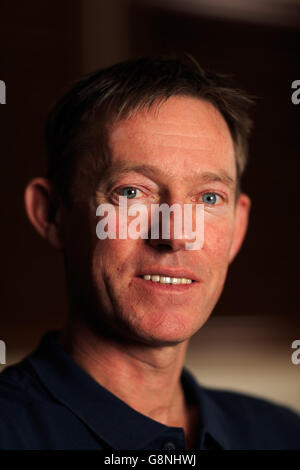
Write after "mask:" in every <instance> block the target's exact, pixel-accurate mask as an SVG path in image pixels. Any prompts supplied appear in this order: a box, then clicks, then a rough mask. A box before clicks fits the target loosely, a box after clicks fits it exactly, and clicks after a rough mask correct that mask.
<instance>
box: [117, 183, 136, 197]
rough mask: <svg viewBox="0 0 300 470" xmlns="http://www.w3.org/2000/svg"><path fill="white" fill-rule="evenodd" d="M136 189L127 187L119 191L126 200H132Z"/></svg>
mask: <svg viewBox="0 0 300 470" xmlns="http://www.w3.org/2000/svg"><path fill="white" fill-rule="evenodd" d="M137 191H138V189H137V188H132V187H131V186H127V187H126V188H122V189H121V195H122V196H125V197H127V198H128V199H133V198H134V197H136V195H137Z"/></svg>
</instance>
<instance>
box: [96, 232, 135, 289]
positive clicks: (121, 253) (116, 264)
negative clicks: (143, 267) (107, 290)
mask: <svg viewBox="0 0 300 470" xmlns="http://www.w3.org/2000/svg"><path fill="white" fill-rule="evenodd" d="M136 250H137V241H136V240H130V239H129V240H118V239H115V240H113V239H106V240H98V241H97V243H96V244H95V247H94V252H93V261H92V264H93V268H92V269H93V274H94V277H96V279H97V280H100V279H103V278H104V279H105V280H106V281H107V282H112V281H115V282H118V283H120V284H121V283H122V281H123V282H126V279H127V276H125V277H124V275H126V274H128V275H129V274H132V273H133V271H134V268H136V263H135V258H134V255H135V253H136Z"/></svg>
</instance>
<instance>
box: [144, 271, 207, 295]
mask: <svg viewBox="0 0 300 470" xmlns="http://www.w3.org/2000/svg"><path fill="white" fill-rule="evenodd" d="M135 279H136V281H138V284H139V285H140V287H142V288H143V289H145V290H146V291H149V292H152V293H154V292H155V291H156V292H159V291H160V292H166V293H167V292H168V293H183V292H188V291H192V290H193V289H194V288H195V287H196V285H199V284H200V282H199V281H200V279H199V278H198V277H197V276H196V275H195V274H194V273H193V272H192V271H190V270H188V269H186V268H180V267H166V266H156V267H155V266H153V267H149V266H148V268H145V270H143V271H142V272H140V273H139V274H138V275H137V276H136V278H135Z"/></svg>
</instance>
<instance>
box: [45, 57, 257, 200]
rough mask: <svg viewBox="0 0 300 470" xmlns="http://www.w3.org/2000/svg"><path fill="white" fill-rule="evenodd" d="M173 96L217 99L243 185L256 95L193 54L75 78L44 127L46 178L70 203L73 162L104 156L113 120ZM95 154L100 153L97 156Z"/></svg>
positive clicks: (129, 63)
mask: <svg viewBox="0 0 300 470" xmlns="http://www.w3.org/2000/svg"><path fill="white" fill-rule="evenodd" d="M171 96H188V97H194V98H198V99H201V100H206V101H208V102H210V103H211V104H213V105H214V106H215V108H216V109H217V110H218V111H219V112H220V113H221V115H222V116H223V117H224V119H225V121H226V123H227V125H228V128H229V131H230V134H231V137H232V140H233V145H234V151H235V159H236V168H237V179H238V185H237V186H238V190H239V186H240V179H241V176H242V174H243V172H244V170H245V167H246V163H247V160H248V137H249V133H250V130H251V125H252V122H251V119H250V118H249V108H250V106H251V105H252V104H253V99H252V98H251V97H250V96H249V95H247V94H246V93H245V92H243V91H242V90H240V89H237V88H236V87H232V84H231V79H230V77H228V76H226V75H224V74H219V73H214V72H212V71H208V70H205V69H204V68H202V67H201V66H200V65H199V63H198V62H197V61H196V60H195V59H194V58H193V57H191V56H190V55H186V56H184V57H182V58H179V57H162V56H159V57H146V58H138V59H133V60H128V61H124V62H121V63H118V64H115V65H113V66H111V67H109V68H106V69H103V70H98V71H96V72H94V73H92V74H89V75H87V76H85V77H83V78H81V79H80V80H79V81H77V82H75V83H74V85H73V86H72V88H71V89H70V90H69V91H68V92H67V93H66V94H65V95H64V96H63V97H62V98H61V99H60V100H59V101H58V103H57V104H56V105H55V106H54V107H53V108H52V110H51V111H50V113H49V115H48V118H47V121H46V128H45V137H46V150H47V158H48V170H47V177H48V178H49V179H50V180H51V181H52V182H53V183H54V186H55V187H56V189H57V191H58V193H59V194H60V196H61V197H62V199H63V200H64V201H65V202H68V203H71V199H72V197H71V191H70V188H71V183H72V178H73V176H74V174H73V173H74V171H75V170H74V168H75V166H74V164H75V162H76V161H77V159H78V158H80V159H81V160H80V165H81V164H82V163H83V164H84V161H83V160H84V159H85V158H87V155H88V154H89V155H93V157H97V159H98V160H99V159H101V152H102V156H103V153H104V149H105V147H106V140H107V129H108V124H109V123H112V122H114V121H115V120H118V119H122V118H125V117H126V116H129V115H131V114H132V113H135V112H139V111H141V110H144V109H148V110H149V109H150V108H151V106H152V105H153V104H155V103H163V102H165V101H166V100H167V99H168V98H170V97H171ZM95 154H96V155H95Z"/></svg>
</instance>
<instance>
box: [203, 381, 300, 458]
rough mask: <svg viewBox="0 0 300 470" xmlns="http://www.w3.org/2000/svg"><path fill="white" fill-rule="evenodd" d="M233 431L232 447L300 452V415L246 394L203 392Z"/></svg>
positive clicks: (225, 391) (210, 389)
mask: <svg viewBox="0 0 300 470" xmlns="http://www.w3.org/2000/svg"><path fill="white" fill-rule="evenodd" d="M204 390H205V393H206V394H207V396H209V399H210V400H211V401H212V402H213V403H214V405H215V406H216V407H217V408H218V409H219V410H220V412H221V414H222V421H223V423H225V427H226V426H227V428H228V429H229V430H230V433H231V436H232V442H233V443H235V444H233V447H236V448H243V447H244V446H245V445H246V443H248V444H249V446H250V447H252V448H253V449H265V450H267V449H278V450H279V449H300V437H299V436H300V415H299V414H298V413H297V412H296V411H294V410H292V409H290V408H289V407H287V406H283V405H280V404H278V403H274V402H272V401H270V400H267V399H264V398H260V397H256V396H251V395H248V394H244V393H239V392H233V391H227V390H217V389H212V388H204Z"/></svg>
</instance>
